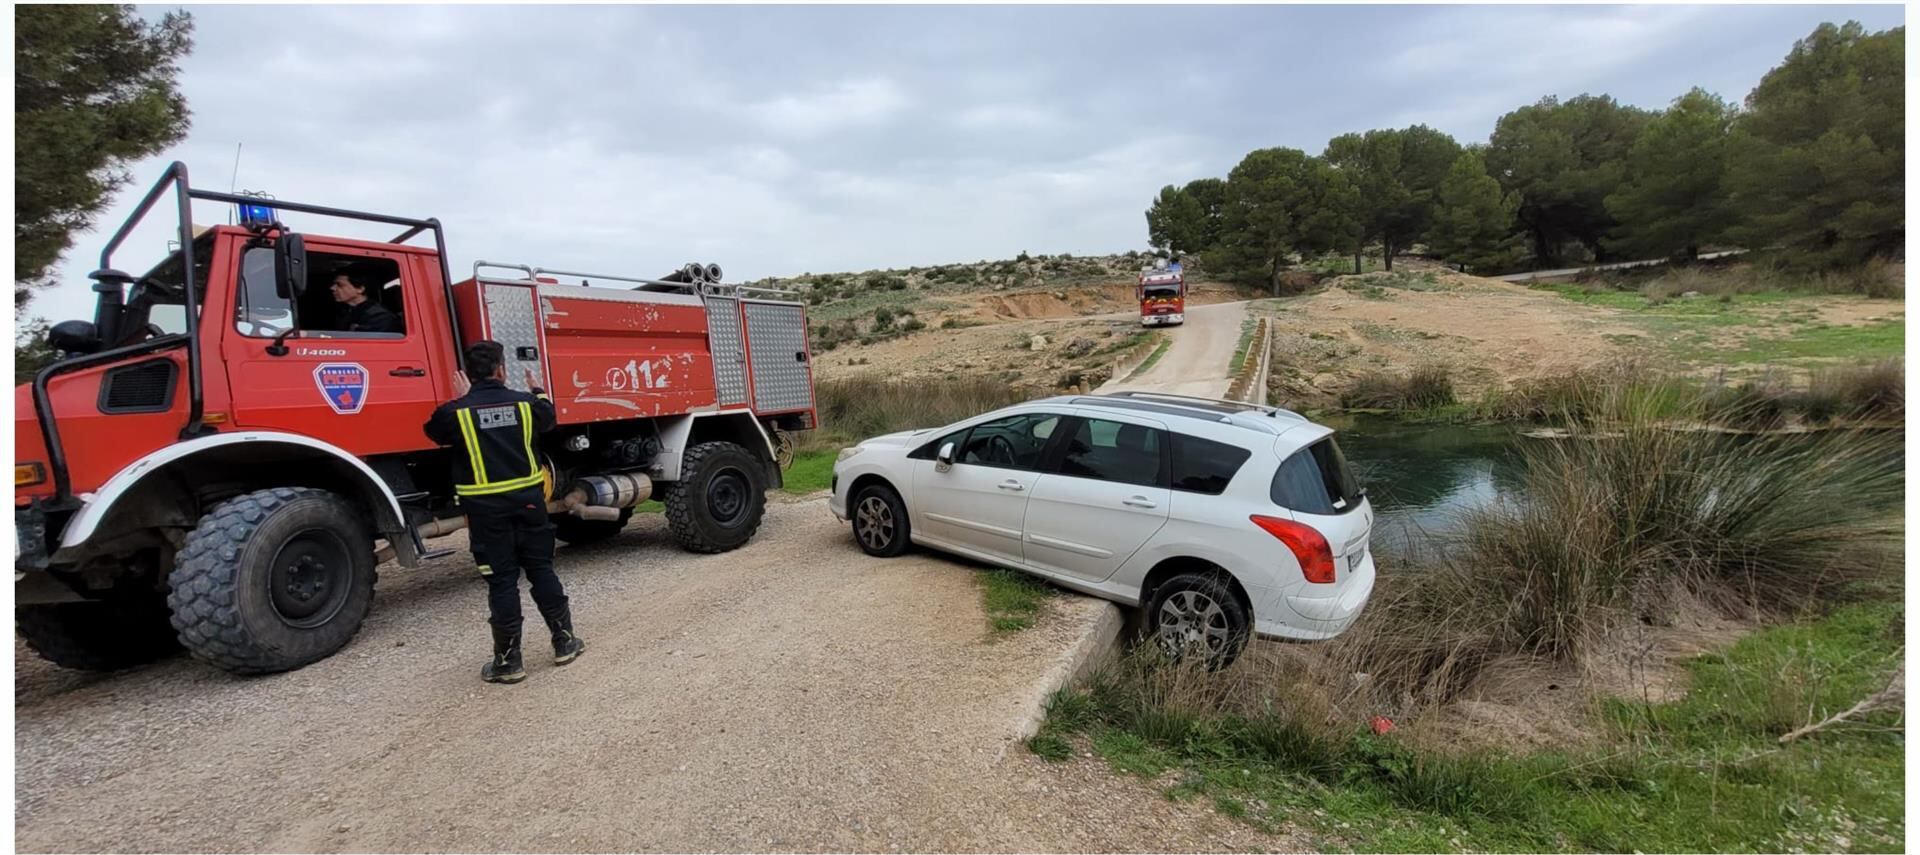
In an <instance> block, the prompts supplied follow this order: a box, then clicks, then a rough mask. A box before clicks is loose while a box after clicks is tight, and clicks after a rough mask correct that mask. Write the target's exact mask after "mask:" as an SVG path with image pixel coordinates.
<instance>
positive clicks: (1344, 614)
mask: <svg viewBox="0 0 1920 855" xmlns="http://www.w3.org/2000/svg"><path fill="white" fill-rule="evenodd" d="M1373 583H1374V566H1373V553H1372V551H1371V550H1369V551H1368V553H1367V555H1366V557H1365V558H1364V559H1362V560H1361V562H1360V566H1359V568H1358V569H1357V570H1355V571H1354V572H1353V574H1352V575H1351V576H1349V577H1348V578H1347V580H1346V584H1344V585H1341V586H1339V589H1338V591H1337V592H1333V593H1329V594H1328V595H1325V596H1314V595H1313V593H1312V592H1311V591H1310V590H1307V589H1304V588H1299V587H1295V588H1290V589H1283V590H1282V591H1278V592H1275V593H1274V594H1273V595H1272V596H1271V597H1270V598H1269V600H1268V603H1267V608H1265V609H1262V610H1261V611H1263V612H1265V614H1256V615H1255V618H1254V632H1256V633H1258V634H1260V635H1264V636H1269V637H1273V638H1286V639H1292V640H1296V641H1325V640H1327V639H1330V638H1333V637H1335V636H1338V635H1339V634H1340V633H1343V632H1346V631H1347V627H1350V626H1352V625H1353V622H1354V620H1356V619H1357V618H1359V617H1360V612H1361V611H1362V610H1364V609H1365V608H1366V607H1367V600H1368V599H1370V598H1372V596H1373ZM1307 587H1308V588H1311V587H1312V586H1307Z"/></svg>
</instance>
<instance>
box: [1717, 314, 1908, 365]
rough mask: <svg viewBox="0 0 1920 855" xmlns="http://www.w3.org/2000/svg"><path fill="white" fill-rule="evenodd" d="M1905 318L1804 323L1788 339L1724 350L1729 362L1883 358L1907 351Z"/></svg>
mask: <svg viewBox="0 0 1920 855" xmlns="http://www.w3.org/2000/svg"><path fill="white" fill-rule="evenodd" d="M1906 347H1907V325H1906V322H1905V321H1903V320H1902V321H1883V322H1881V323H1877V324H1868V325H1866V326H1857V327H1856V326H1842V327H1835V326H1804V327H1802V328H1800V329H1796V330H1794V331H1793V332H1792V334H1790V335H1788V336H1786V337H1785V338H1762V337H1759V336H1754V337H1751V338H1749V339H1747V345H1746V347H1744V348H1742V349H1740V350H1735V351H1720V352H1717V353H1716V354H1715V356H1716V357H1717V358H1718V359H1720V360H1721V361H1725V362H1781V361H1786V360H1796V359H1881V358H1885V357H1895V356H1900V355H1901V354H1903V353H1905V352H1906Z"/></svg>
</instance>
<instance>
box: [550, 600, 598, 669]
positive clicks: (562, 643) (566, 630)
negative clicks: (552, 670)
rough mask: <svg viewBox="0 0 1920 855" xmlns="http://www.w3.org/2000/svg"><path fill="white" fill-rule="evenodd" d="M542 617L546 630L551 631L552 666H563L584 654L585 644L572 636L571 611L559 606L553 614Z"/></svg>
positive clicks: (575, 636)
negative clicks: (544, 619) (545, 621)
mask: <svg viewBox="0 0 1920 855" xmlns="http://www.w3.org/2000/svg"><path fill="white" fill-rule="evenodd" d="M542 616H543V617H545V618H546V619H547V629H550V630H552V631H553V664H555V665H565V664H567V663H568V662H572V661H573V660H575V659H578V658H580V654H582V653H585V652H586V650H587V642H586V641H584V640H582V639H581V638H580V636H577V635H574V634H573V610H572V609H570V608H567V607H566V606H561V607H560V608H559V609H557V610H556V612H555V613H554V614H550V615H542Z"/></svg>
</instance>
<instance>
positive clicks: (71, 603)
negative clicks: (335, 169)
mask: <svg viewBox="0 0 1920 855" xmlns="http://www.w3.org/2000/svg"><path fill="white" fill-rule="evenodd" d="M169 191H171V193H169ZM169 195H171V197H172V199H171V201H172V202H173V203H174V204H175V205H176V206H177V216H178V219H179V239H178V246H177V247H176V248H175V249H174V250H173V251H172V252H171V253H170V254H169V255H168V256H167V257H166V258H165V259H164V260H163V261H162V262H161V263H160V264H158V265H157V266H154V267H153V268H152V269H150V270H148V271H147V272H146V273H145V274H142V275H139V276H134V275H130V274H127V273H123V272H121V271H119V270H116V269H114V266H113V256H114V253H115V251H116V250H117V249H118V248H119V247H120V245H121V244H122V243H123V242H124V241H125V240H126V239H127V237H128V235H129V233H130V232H131V231H132V229H133V228H134V226H135V225H136V224H137V223H138V222H139V221H140V220H141V219H142V218H144V217H145V216H146V215H147V213H148V212H149V210H150V209H152V208H153V207H154V206H155V205H156V203H158V202H160V201H161V200H162V199H163V198H165V197H167V196H169ZM194 201H201V202H217V203H223V204H229V205H234V206H236V207H237V208H238V210H239V212H240V217H239V220H240V224H239V225H221V226H214V227H211V228H204V229H202V228H197V227H194V226H193V225H192V202H194ZM288 213H297V214H301V215H307V216H312V217H321V218H339V219H346V220H353V221H358V222H361V223H374V224H380V225H383V226H387V227H392V228H398V229H403V231H401V233H400V234H399V235H398V236H396V237H394V238H393V239H391V240H388V241H377V240H363V239H353V238H345V237H338V236H330V235H326V234H322V233H318V232H304V231H298V230H295V229H293V228H291V227H289V226H288V225H286V224H284V223H282V222H281V221H280V216H281V215H282V214H288ZM428 238H430V239H431V241H430V243H429V242H428V241H427V239H428ZM100 268H101V269H100V270H98V271H96V272H94V273H93V274H92V278H93V279H94V281H95V284H94V290H95V291H96V292H97V293H98V307H97V309H96V313H95V317H94V320H93V321H92V322H84V321H68V322H65V323H61V324H58V325H56V326H55V327H54V328H53V329H52V331H51V332H50V336H49V337H50V342H51V344H52V345H53V347H54V348H55V349H56V350H57V351H59V352H60V353H61V356H62V358H60V359H59V360H58V361H56V362H55V363H53V364H52V365H49V366H48V367H46V368H44V369H42V370H41V371H40V372H39V373H38V374H37V376H35V377H34V379H33V382H32V383H30V384H26V385H22V386H20V387H18V388H17V389H16V390H15V392H14V406H15V412H16V423H15V429H16V432H15V437H16V438H15V444H14V518H15V524H16V527H17V530H18V535H17V538H16V543H15V557H14V582H15V598H16V611H15V623H16V628H17V629H18V631H19V632H20V633H21V634H22V635H23V636H24V637H25V638H26V640H27V642H28V643H29V644H30V645H31V646H32V647H33V648H34V649H35V650H37V651H38V652H39V653H40V654H41V655H42V656H44V657H45V658H47V659H49V660H52V661H53V662H55V663H57V664H60V665H64V666H69V667H76V668H86V669H96V670H104V669H113V668H119V667H124V666H127V665H131V664H137V663H139V662H143V661H147V660H150V659H153V658H156V657H158V656H161V655H163V654H165V653H167V652H170V651H172V650H177V649H178V648H179V647H181V646H184V647H186V648H187V649H188V650H189V651H191V652H192V653H193V654H194V655H195V656H196V657H198V658H200V659H203V660H205V661H207V662H210V663H212V664H214V665H216V666H218V667H221V668H224V669H226V670H229V671H233V672H238V673H261V672H270V671H281V670H287V669H291V668H298V667H301V666H303V665H306V664H309V663H311V662H314V661H316V660H318V659H321V658H324V657H326V656H328V655H330V654H332V653H333V652H334V651H336V650H338V649H339V648H341V647H342V646H344V645H345V644H347V643H348V642H349V641H350V640H351V639H352V637H353V635H354V634H355V633H356V632H357V631H358V629H359V627H360V624H361V622H362V621H363V619H364V618H365V616H366V614H367V612H368V610H369V608H370V606H371V603H372V598H373V586H374V580H375V567H376V566H377V565H378V564H379V563H381V562H382V561H385V560H388V559H391V560H394V561H397V562H398V564H400V565H401V566H414V565H417V564H419V563H420V562H421V561H423V560H425V559H428V558H432V557H437V556H438V555H443V554H447V553H446V552H444V551H443V552H438V553H436V552H433V551H431V550H430V549H429V547H428V542H429V541H430V540H432V539H433V538H436V537H440V536H443V535H446V534H450V533H453V532H455V531H458V530H459V529H460V528H462V527H464V525H465V522H466V519H465V516H464V514H463V513H462V512H461V510H460V508H459V505H458V503H457V501H456V500H455V496H454V491H453V487H452V460H453V458H452V454H453V453H454V452H453V451H452V450H451V449H443V448H439V447H436V446H435V445H434V443H433V442H432V441H430V440H428V439H427V438H426V436H425V434H424V433H423V432H422V429H421V426H422V424H423V423H424V422H425V421H426V420H427V417H428V416H429V415H430V414H431V412H432V411H433V409H434V408H435V407H437V406H438V405H439V404H440V403H441V402H444V401H446V400H448V399H450V398H452V397H454V375H455V372H457V371H459V370H460V365H461V359H460V354H461V351H462V349H463V348H464V347H465V346H466V345H468V344H471V343H473V342H475V341H478V340H481V339H493V340H496V341H499V342H501V343H502V344H503V345H505V347H506V352H507V354H508V357H509V361H510V365H509V367H508V369H507V375H508V382H509V384H510V385H512V386H515V387H516V388H523V389H524V388H525V387H526V385H527V384H526V380H525V379H524V378H525V377H526V376H528V375H529V374H530V375H531V376H532V377H533V379H534V382H535V383H536V384H537V385H540V386H542V387H544V388H545V389H546V390H547V391H548V393H549V394H550V395H551V397H552V398H553V400H554V404H555V408H556V411H557V414H558V422H559V425H558V427H556V429H554V430H553V431H551V432H550V433H548V434H547V435H545V436H543V437H541V438H540V440H539V441H538V446H539V454H540V458H541V460H540V464H541V468H542V470H543V473H544V474H545V475H546V479H545V480H546V485H545V492H546V494H547V496H548V499H549V504H548V511H549V513H551V514H552V515H553V519H554V522H555V524H556V526H557V535H558V537H559V538H560V539H561V540H562V541H565V542H569V543H583V542H589V541H594V540H601V539H605V538H608V537H612V536H613V535H615V534H617V533H618V532H619V531H620V529H621V527H622V526H623V525H624V524H625V523H626V522H627V520H628V519H629V518H630V517H631V515H632V514H633V512H634V507H635V506H636V505H638V504H639V503H640V502H641V501H644V500H645V499H647V498H649V497H656V496H657V497H658V498H660V499H661V501H662V502H663V503H664V504H665V512H666V518H667V522H668V525H669V528H670V529H671V531H672V533H673V535H674V537H675V539H676V540H677V541H678V542H679V543H680V544H681V545H682V546H683V547H685V548H687V549H690V550H694V551H699V552H721V551H725V550H730V549H734V548H737V547H739V546H741V545H743V544H745V543H746V542H747V541H748V539H749V538H751V537H752V535H753V534H754V532H755V530H756V529H757V528H758V527H759V524H760V520H761V516H762V513H763V511H764V508H765V495H764V494H765V491H766V490H767V489H769V488H770V487H774V486H778V485H779V484H780V482H781V466H782V461H783V460H790V454H791V449H792V434H793V432H796V431H801V430H808V429H811V428H813V427H814V426H815V412H814V402H813V384H812V368H811V356H810V353H809V348H808V343H807V338H806V331H807V326H806V317H805V309H804V307H803V306H802V305H801V304H800V303H798V302H794V301H792V300H788V299H785V297H786V296H787V295H785V294H783V293H780V292H770V291H764V290H758V289H751V288H744V287H740V286H734V285H726V284H723V283H721V281H720V269H719V267H718V266H715V265H704V266H703V265H687V266H686V267H684V268H682V269H681V270H678V271H675V272H674V273H673V274H669V275H667V276H663V277H660V278H657V279H649V278H640V277H625V276H608V275H594V274H577V273H566V272H559V271H547V270H542V269H540V268H538V267H534V266H531V265H499V264H490V263H487V262H481V263H477V264H476V265H475V266H474V270H473V273H472V275H471V276H469V277H467V278H465V279H463V280H461V281H458V282H456V281H454V279H453V277H452V275H451V273H450V271H449V269H448V261H447V255H446V240H445V235H444V233H443V230H442V229H441V226H440V223H439V222H438V221H437V220H433V219H415V218H407V217H396V216H390V215H383V214H373V213H365V212H358V211H349V210H344V209H337V208H327V207H322V206H318V205H309V204H300V203H290V202H281V201H273V202H264V201H263V200H261V199H259V198H255V197H250V196H236V195H233V194H224V193H216V192H210V191H204V190H195V189H193V188H191V187H190V186H189V183H188V179H187V171H186V167H185V166H184V165H182V164H178V163H176V164H174V165H173V166H172V167H171V168H170V169H169V170H168V171H167V173H166V175H165V176H164V177H163V178H162V179H161V180H160V182H159V183H157V184H156V185H155V186H154V187H153V189H152V190H151V191H150V192H149V193H148V194H147V195H146V197H145V198H144V199H143V200H142V202H141V204H140V205H139V207H138V208H137V210H136V211H135V213H134V215H133V216H132V217H131V218H130V219H129V220H128V222H127V223H126V224H124V225H122V226H121V228H120V230H119V231H118V232H117V233H116V234H115V235H114V236H113V237H112V239H110V240H109V241H108V242H107V244H106V247H105V249H104V250H103V251H102V253H101V258H100ZM340 276H345V277H347V278H348V280H350V281H352V282H354V283H360V284H361V285H364V286H365V288H366V296H367V298H368V299H369V300H376V301H378V303H379V304H380V305H381V306H382V307H384V308H385V309H386V310H387V311H388V312H390V313H392V315H393V316H395V317H397V318H398V321H397V323H396V324H394V326H397V327H398V330H397V331H390V332H363V331H355V330H351V329H348V325H347V324H345V323H344V322H343V320H342V309H343V308H344V307H343V306H342V305H341V304H340V303H339V302H337V300H338V297H339V295H338V294H337V292H339V291H340V290H341V289H340V288H339V287H337V286H335V284H334V283H335V281H336V279H337V277H340ZM563 279H566V280H575V281H571V282H563V281H562V280H563Z"/></svg>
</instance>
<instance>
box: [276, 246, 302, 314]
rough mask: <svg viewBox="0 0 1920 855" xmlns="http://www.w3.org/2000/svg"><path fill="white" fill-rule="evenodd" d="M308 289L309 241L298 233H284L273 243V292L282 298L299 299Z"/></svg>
mask: <svg viewBox="0 0 1920 855" xmlns="http://www.w3.org/2000/svg"><path fill="white" fill-rule="evenodd" d="M306 290H307V242H306V240H305V239H304V238H302V237H300V236H299V235H296V234H287V233H282V234H281V235H280V240H279V241H278V242H276V243H275V244H274V245H273V292H274V293H275V294H277V295H279V296H280V297H281V298H282V299H293V300H298V299H300V296H301V295H302V294H304V293H306Z"/></svg>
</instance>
